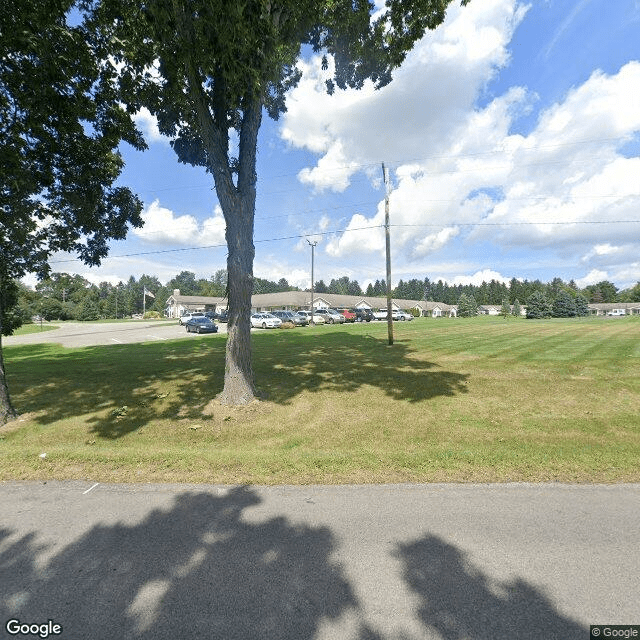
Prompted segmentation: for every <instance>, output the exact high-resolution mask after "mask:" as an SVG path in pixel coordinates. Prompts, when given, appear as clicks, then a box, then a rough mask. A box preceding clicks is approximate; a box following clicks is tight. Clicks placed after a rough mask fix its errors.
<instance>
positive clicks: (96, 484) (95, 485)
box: [82, 482, 100, 496]
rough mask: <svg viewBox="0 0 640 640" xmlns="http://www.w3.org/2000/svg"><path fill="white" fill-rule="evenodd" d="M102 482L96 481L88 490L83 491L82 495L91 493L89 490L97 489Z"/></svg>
mask: <svg viewBox="0 0 640 640" xmlns="http://www.w3.org/2000/svg"><path fill="white" fill-rule="evenodd" d="M99 484H100V483H99V482H96V483H95V484H94V485H93V487H89V488H88V489H87V490H86V491H83V492H82V495H83V496H84V495H85V494H87V493H89V491H91V490H92V489H95V488H96V487H97V486H98V485H99Z"/></svg>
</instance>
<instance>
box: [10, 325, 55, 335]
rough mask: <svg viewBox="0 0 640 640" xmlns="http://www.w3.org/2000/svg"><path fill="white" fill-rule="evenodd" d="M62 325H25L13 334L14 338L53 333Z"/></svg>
mask: <svg viewBox="0 0 640 640" xmlns="http://www.w3.org/2000/svg"><path fill="white" fill-rule="evenodd" d="M59 328H60V325H57V324H49V323H48V322H47V323H43V324H40V323H39V322H34V323H33V324H23V325H22V326H21V327H20V328H18V329H16V330H15V331H14V332H13V335H14V336H26V335H28V334H30V333H40V332H41V331H53V330H54V329H59Z"/></svg>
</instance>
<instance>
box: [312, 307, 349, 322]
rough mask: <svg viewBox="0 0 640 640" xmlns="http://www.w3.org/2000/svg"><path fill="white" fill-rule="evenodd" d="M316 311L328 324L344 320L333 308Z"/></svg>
mask: <svg viewBox="0 0 640 640" xmlns="http://www.w3.org/2000/svg"><path fill="white" fill-rule="evenodd" d="M316 313H317V314H318V315H320V316H322V317H323V318H324V321H325V322H326V323H328V324H336V323H339V324H343V323H344V320H345V318H344V316H343V315H342V314H341V313H338V312H337V311H336V310H335V309H318V310H317V311H316Z"/></svg>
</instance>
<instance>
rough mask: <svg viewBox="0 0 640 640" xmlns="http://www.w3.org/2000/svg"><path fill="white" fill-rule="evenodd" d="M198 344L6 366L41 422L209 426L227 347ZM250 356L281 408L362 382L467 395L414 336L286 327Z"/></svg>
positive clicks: (26, 350) (19, 359) (53, 355)
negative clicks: (391, 339) (206, 414)
mask: <svg viewBox="0 0 640 640" xmlns="http://www.w3.org/2000/svg"><path fill="white" fill-rule="evenodd" d="M198 338H200V337H198ZM198 338H196V337H193V339H192V340H176V341H171V342H163V343H144V344H129V345H117V346H96V347H84V348H82V349H74V350H72V349H68V350H60V349H59V348H57V349H55V350H52V349H51V348H45V347H44V346H43V345H23V346H15V347H11V348H10V349H7V350H6V355H5V360H6V361H7V369H8V373H9V376H10V379H9V384H10V389H11V393H12V397H13V400H14V405H15V406H16V408H17V410H18V411H19V412H20V413H27V412H34V413H37V414H38V418H37V420H38V422H39V423H41V424H44V425H46V424H50V423H52V422H56V421H58V420H62V419H67V418H71V417H75V416H85V415H87V414H89V417H88V418H87V422H88V423H90V424H92V425H93V427H92V429H93V432H94V433H95V434H97V435H99V436H101V437H104V438H109V439H115V438H119V437H121V436H123V435H126V434H128V433H131V432H133V431H136V430H137V429H139V428H141V427H143V426H144V425H146V424H148V423H149V422H151V421H153V420H158V419H195V420H203V415H202V414H203V409H204V408H205V406H206V405H207V404H208V403H209V402H210V401H211V400H212V399H213V398H215V396H216V395H217V394H218V393H219V392H220V391H222V387H223V383H224V358H225V344H226V343H225V341H224V340H223V339H220V337H219V336H214V337H213V338H211V337H203V338H200V339H198ZM253 353H254V357H253V361H254V371H255V374H256V380H257V383H258V387H259V389H260V392H261V394H262V395H263V397H264V398H265V399H268V400H269V401H271V402H275V403H279V404H289V403H291V402H293V401H294V400H295V399H296V397H297V396H298V395H299V394H300V393H302V392H305V391H306V392H311V393H321V392H323V391H330V392H340V393H345V394H348V393H353V392H355V391H357V390H358V389H360V388H361V387H363V386H365V385H366V386H369V387H373V388H377V389H379V390H380V391H381V392H382V393H384V394H385V395H387V396H388V397H389V398H391V399H393V400H403V401H407V402H411V403H416V402H423V401H427V400H429V399H431V398H434V397H437V396H454V395H456V394H458V393H465V392H466V391H467V384H468V374H464V373H458V372H453V371H446V370H443V369H441V368H440V367H439V366H438V365H437V364H435V363H433V362H429V361H428V360H426V359H425V358H424V357H423V356H422V355H421V354H420V353H418V352H417V350H416V348H415V347H414V346H413V344H412V342H411V341H408V340H407V341H404V340H397V341H396V342H395V344H394V345H393V346H389V345H388V344H387V343H386V341H384V340H381V339H378V338H375V337H372V336H370V335H368V334H364V333H362V334H356V333H350V332H346V331H339V330H338V331H332V332H327V333H324V334H318V333H316V334H314V335H304V333H300V332H295V331H289V332H284V331H282V332H272V333H270V334H268V335H265V334H258V335H256V336H254V339H253ZM12 360H15V364H13V363H12Z"/></svg>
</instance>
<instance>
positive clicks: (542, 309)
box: [527, 291, 551, 319]
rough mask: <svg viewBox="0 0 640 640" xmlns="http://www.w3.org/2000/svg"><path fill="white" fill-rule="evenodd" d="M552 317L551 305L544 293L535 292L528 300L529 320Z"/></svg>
mask: <svg viewBox="0 0 640 640" xmlns="http://www.w3.org/2000/svg"><path fill="white" fill-rule="evenodd" d="M550 317H551V303H550V302H549V299H548V298H547V296H546V295H545V294H544V293H543V292H542V291H534V292H533V293H532V294H531V295H530V296H529V299H528V300H527V318H529V319H539V318H550Z"/></svg>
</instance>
